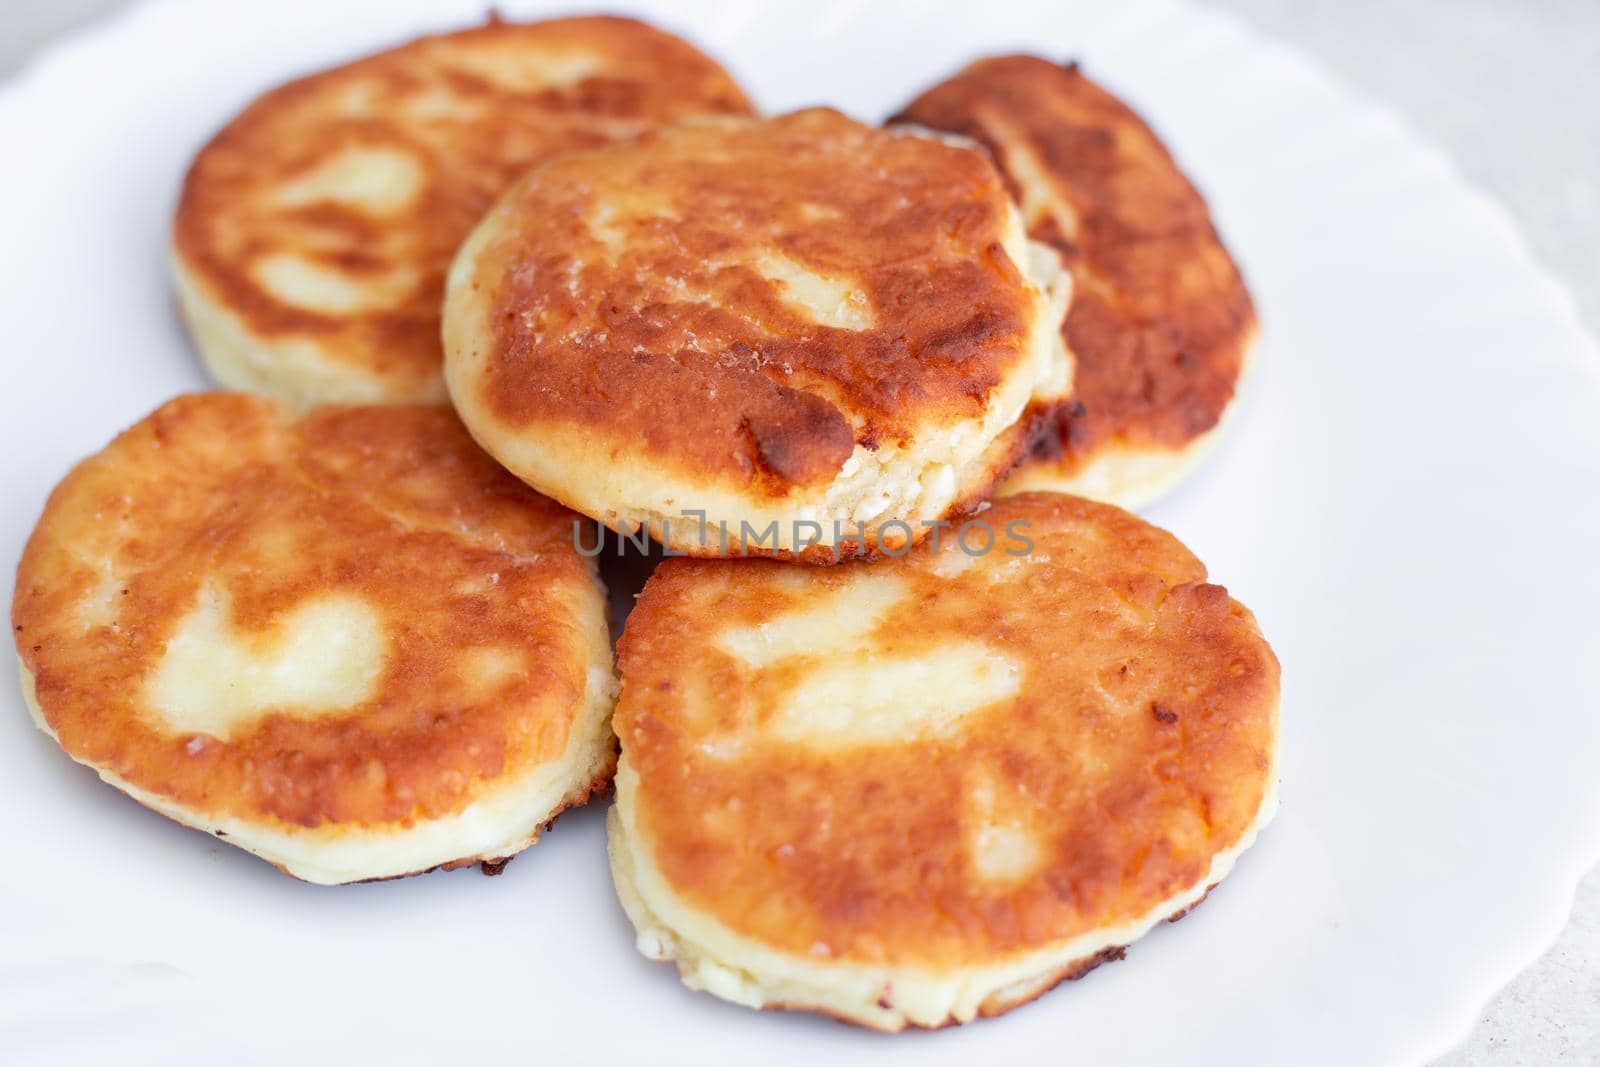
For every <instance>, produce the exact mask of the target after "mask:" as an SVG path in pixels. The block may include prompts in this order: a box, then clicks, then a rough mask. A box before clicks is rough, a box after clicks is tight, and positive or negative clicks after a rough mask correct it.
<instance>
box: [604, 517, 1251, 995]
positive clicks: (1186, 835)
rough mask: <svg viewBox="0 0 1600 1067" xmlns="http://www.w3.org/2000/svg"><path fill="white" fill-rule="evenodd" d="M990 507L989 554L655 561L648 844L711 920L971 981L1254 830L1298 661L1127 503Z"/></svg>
mask: <svg viewBox="0 0 1600 1067" xmlns="http://www.w3.org/2000/svg"><path fill="white" fill-rule="evenodd" d="M983 518H984V519H985V520H986V521H987V522H988V523H989V524H990V525H991V526H992V527H993V528H994V530H995V531H997V534H998V541H997V545H996V548H995V549H994V550H993V551H991V552H990V553H988V554H986V555H982V556H979V557H968V556H966V555H965V554H964V553H961V552H960V551H959V550H958V549H957V548H955V547H954V546H952V545H951V544H950V542H949V539H948V538H947V540H946V544H945V546H944V551H943V552H941V553H939V554H938V555H935V554H934V553H933V552H932V551H931V545H930V544H924V545H922V546H920V547H919V548H917V549H915V550H913V552H912V553H911V554H910V555H909V556H907V557H904V558H901V559H895V560H885V561H883V562H879V563H873V564H862V563H849V564H841V565H839V566H837V567H832V568H828V569H826V570H815V569H812V570H804V571H801V570H799V569H797V568H793V567H786V566H784V565H781V564H775V563H767V562H727V561H708V560H677V559H674V560H668V561H666V562H664V563H663V564H662V565H661V566H660V568H659V569H658V570H657V571H656V573H655V575H654V577H652V578H651V580H650V582H649V584H648V585H647V586H646V588H645V591H644V593H643V595H642V596H641V597H640V599H639V602H638V605H637V607H636V608H635V610H634V612H633V614H632V615H631V616H630V617H629V619H628V623H627V628H626V632H625V633H624V636H623V638H622V641H621V643H620V645H619V655H620V667H621V674H622V696H621V701H620V703H619V705H618V709H617V714H616V720H615V724H616V730H617V734H618V737H619V738H620V739H621V742H622V753H623V754H622V760H623V768H624V770H623V771H622V772H621V773H622V774H623V776H624V777H627V776H628V775H630V774H631V775H637V784H636V787H635V791H634V794H633V797H634V799H633V801H632V804H633V808H632V818H633V825H634V832H633V833H632V834H630V840H632V841H635V842H636V844H635V845H634V846H633V847H637V848H638V849H640V850H641V851H642V852H643V854H644V855H646V856H648V857H649V859H650V862H651V864H652V865H653V867H654V868H655V869H656V870H657V871H659V872H660V873H661V875H662V877H663V878H664V879H665V880H666V882H667V885H668V886H669V888H670V889H671V891H672V892H673V893H674V894H676V895H677V896H678V897H679V898H681V899H682V900H683V901H685V902H686V903H687V904H688V906H690V907H692V908H694V909H695V910H696V911H697V912H700V913H702V914H703V915H705V916H707V917H710V918H714V919H715V920H717V921H718V922H720V923H722V924H723V925H725V926H726V927H727V928H728V929H730V930H731V931H732V932H733V933H736V934H739V935H743V936H746V937H749V938H754V939H756V940H758V941H759V942H760V943H761V944H763V945H765V946H768V947H772V948H776V949H778V950H781V951H784V952H787V953H792V954H795V955H797V956H800V957H804V958H807V959H810V960H812V961H814V962H820V961H825V960H838V961H845V962H854V963H866V964H885V965H898V966H923V965H925V966H927V967H931V968H937V969H939V971H940V973H948V972H947V971H946V970H945V969H946V968H950V967H961V966H964V965H974V964H980V963H986V962H994V961H996V960H997V959H999V958H1002V957H1003V956H1005V955H1006V954H1010V953H1016V952H1021V951H1024V950H1028V949H1031V948H1040V947H1045V946H1050V945H1054V944H1057V943H1061V942H1064V941H1066V940H1068V939H1070V938H1073V937H1076V936H1078V935H1084V934H1089V933H1092V932H1095V931H1100V930H1104V929H1109V928H1112V927H1115V926H1117V925H1119V924H1123V923H1129V922H1134V921H1137V920H1140V919H1141V918H1144V917H1146V916H1148V915H1149V914H1151V913H1152V911H1153V910H1155V909H1158V908H1160V907H1162V906H1164V905H1165V903H1166V902H1167V901H1170V900H1171V899H1173V898H1174V897H1176V896H1178V895H1180V894H1182V893H1184V892H1186V891H1192V890H1197V889H1199V888H1201V887H1203V886H1204V885H1206V884H1207V878H1208V875H1209V873H1210V872H1211V863H1212V860H1213V858H1214V857H1216V856H1218V855H1219V854H1220V853H1222V852H1225V851H1227V850H1230V849H1233V848H1235V847H1237V846H1238V845H1240V844H1241V843H1242V841H1243V840H1244V838H1245V835H1246V834H1248V833H1253V827H1254V826H1255V825H1256V822H1257V819H1258V817H1259V816H1260V814H1261V812H1262V810H1263V804H1264V803H1265V801H1266V798H1267V797H1268V795H1269V792H1270V790H1271V788H1272V784H1271V774H1272V765H1273V753H1274V751H1275V734H1276V727H1277V700H1278V664H1277V660H1276V659H1275V657H1274V656H1273V653H1272V651H1271V649H1270V648H1269V647H1268V645H1267V643H1266V641H1265V640H1264V639H1263V638H1262V636H1261V634H1260V632H1259V631H1258V630H1257V627H1256V624H1255V621H1254V619H1253V618H1252V617H1251V615H1250V613H1249V612H1248V611H1247V610H1246V609H1245V608H1244V607H1242V606H1241V605H1239V604H1238V603H1237V602H1235V601H1233V600H1231V599H1230V598H1229V596H1228V594H1227V591H1226V590H1225V589H1223V588H1222V587H1220V586H1217V585H1214V584H1211V583H1209V582H1208V581H1207V580H1206V571H1205V568H1204V567H1203V566H1202V565H1201V564H1200V563H1199V561H1198V560H1196V559H1195V558H1194V556H1193V555H1191V554H1190V553H1189V552H1188V551H1187V550H1185V549H1184V548H1183V546H1182V545H1180V544H1179V543H1178V542H1177V541H1176V540H1175V539H1174V538H1172V537H1171V536H1170V535H1168V534H1166V533H1165V532H1163V531H1161V530H1158V529H1156V528H1154V527H1152V526H1150V525H1148V524H1146V523H1144V522H1142V521H1140V520H1138V519H1136V518H1134V517H1133V516H1131V515H1129V514H1127V513H1126V512H1123V511H1120V510H1117V509H1115V508H1111V507H1108V506H1105V505H1099V504H1094V503H1090V502H1087V501H1084V500H1080V499H1077V498H1073V497H1067V496H1060V495H1054V494H1039V493H1033V494H1023V495H1020V496H1016V497H1011V498H1007V499H1002V500H999V501H996V502H995V504H994V506H993V507H992V508H991V509H990V510H988V511H987V512H985V513H984V516H983ZM1014 523H1022V524H1025V525H1021V526H1013V525H1012V524H1014ZM1008 529H1009V530H1011V531H1013V532H1014V533H1015V534H1017V535H1020V537H1023V538H1026V539H1027V540H1029V541H1031V542H1032V551H1031V552H1030V553H1028V554H1026V555H1019V556H1013V555H1010V554H1008V552H1007V551H1006V550H1007V549H1008V548H1010V549H1020V548H1021V547H1022V544H1021V541H1020V540H1017V539H1016V537H1013V536H1011V535H1010V534H1008V533H1007V532H1006V531H1007V530H1008ZM980 543H981V540H980V538H979V537H978V535H977V534H976V533H974V534H973V536H972V537H970V538H969V544H971V545H972V546H974V547H977V546H978V545H979V544H980ZM685 634H695V635H704V637H703V639H696V640H692V641H686V640H685V639H684V635H685ZM841 671H843V672H846V673H845V674H841V673H840V672H841ZM886 680H887V684H889V685H898V686H900V687H901V689H900V691H898V692H897V693H889V694H885V693H884V692H882V687H883V686H884V685H885V684H886ZM985 694H988V695H989V696H994V697H995V699H993V700H992V701H990V702H988V703H985V702H984V701H985V699H986V696H985ZM819 946H820V948H819ZM819 953H820V954H821V955H820V956H819Z"/></svg>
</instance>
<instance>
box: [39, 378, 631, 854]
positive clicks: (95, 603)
mask: <svg viewBox="0 0 1600 1067" xmlns="http://www.w3.org/2000/svg"><path fill="white" fill-rule="evenodd" d="M575 521H577V520H576V517H575V516H573V515H572V513H571V512H568V511H566V510H565V509H563V508H561V507H559V506H558V505H556V504H554V503H553V502H551V501H549V500H546V499H545V498H543V497H540V496H539V495H537V494H536V493H533V492H532V491H530V490H528V489H527V488H526V487H525V486H523V485H522V484H521V483H519V482H517V481H516V480H515V479H513V478H511V477H510V476H509V475H507V474H506V473H505V472H504V471H502V470H500V469H499V468H498V467H497V466H496V465H495V464H494V463H493V461H491V460H490V459H489V458H488V457H487V456H485V455H484V454H483V453H482V452H481V451H479V450H478V449H477V448H476V446H475V445H473V443H472V441H471V439H470V438H469V437H468V436H467V434H466V433H465V432H464V431H463V430H462V428H461V426H460V424H459V423H458V422H457V421H456V419H455V418H454V416H453V415H452V414H451V413H450V412H448V411H447V410H444V409H440V408H419V407H378V408H322V409H317V410H315V411H313V412H312V413H310V414H309V415H307V416H305V417H303V418H301V419H298V420H295V419H294V418H293V417H292V416H291V414H290V413H289V412H288V411H287V409H285V408H284V407H282V406H281V405H279V404H277V403H275V402H272V401H268V400H265V399H261V398H256V397H249V396H244V395H238V394H220V393H211V394H201V395H195V396H188V397H182V398H179V399H177V400H174V401H171V402H169V403H168V404H166V405H164V406H163V407H161V408H160V409H158V410H157V411H156V412H155V413H153V414H152V415H150V416H149V417H148V418H146V419H145V420H143V421H142V422H140V423H139V424H137V425H136V426H134V427H133V428H132V429H130V430H128V431H127V432H125V433H123V434H122V435H120V436H119V437H118V438H117V439H116V440H115V441H113V442H112V444H111V445H109V446H108V447H107V448H106V449H105V450H104V451H102V452H100V453H99V454H97V455H96V456H93V457H91V458H90V459H88V460H86V461H84V462H83V463H82V464H80V465H79V466H78V467H77V468H76V469H75V470H74V471H73V472H72V473H71V474H69V475H68V476H67V478H66V479H65V480H64V481H63V482H62V483H61V485H60V486H58V487H57V489H56V490H55V492H54V493H52V494H51V497H50V500H49V502H48V504H47V505H46V507H45V511H44V514H43V516H42V517H41V518H40V520H39V524H38V526H37V527H36V529H35V530H34V533H33V536H32V537H31V538H30V540H29V542H28V545H27V548H26V550H25V551H24V553H23V557H22V562H21V564H20V566H19V567H18V572H17V587H16V598H15V601H14V603H13V607H12V623H13V629H14V636H15V640H16V645H17V650H18V653H19V655H20V657H21V659H22V664H23V666H24V667H25V668H26V670H28V671H29V672H31V674H32V676H33V681H34V684H35V686H36V694H37V700H38V704H39V706H40V709H41V714H42V720H43V722H44V724H45V725H47V726H48V728H49V729H50V731H51V732H52V733H53V734H54V735H55V736H56V737H57V739H58V740H59V741H60V743H61V745H62V747H63V748H65V749H66V750H67V752H68V753H70V754H71V755H72V756H73V757H74V758H76V759H78V760H80V761H81V762H85V763H89V764H92V765H94V766H95V767H97V768H99V769H101V770H102V771H103V772H109V773H110V774H113V775H115V776H116V778H117V779H120V780H121V781H122V782H125V783H127V784H128V785H129V786H131V787H132V788H133V789H135V790H143V791H145V792H147V793H149V794H151V795H152V796H153V797H156V798H161V799H162V800H164V801H168V802H170V803H171V804H173V805H174V806H179V807H181V808H182V809H183V810H185V811H187V812H190V813H195V814H196V817H198V818H206V817H216V818H217V819H219V820H221V819H223V818H226V817H232V818H235V819H240V820H246V821H252V822H257V823H261V824H267V825H284V826H290V827H316V826H323V825H328V824H339V825H341V826H352V827H372V826H380V825H382V826H392V825H395V824H409V823H410V822H411V821H414V820H423V819H431V818H437V817H441V816H444V815H447V814H451V813H455V812H459V811H461V810H462V809H463V808H465V807H466V806H467V805H468V804H470V803H472V802H473V801H474V800H475V799H477V798H479V797H481V796H483V795H484V794H485V793H486V792H487V791H489V790H492V789H493V788H495V786H496V785H498V784H500V783H503V782H505V781H507V780H508V779H511V778H514V777H515V776H516V775H519V774H524V773H527V771H528V770H529V769H530V768H533V767H536V766H538V765H540V764H542V763H544V762H546V761H548V760H551V759H553V758H554V757H556V756H558V755H559V754H561V753H563V752H564V751H565V750H566V746H567V744H568V738H569V734H570V732H571V731H572V730H573V729H576V728H577V727H576V726H575V725H574V720H575V717H576V715H577V709H578V708H579V707H581V706H582V702H583V701H584V699H585V693H586V690H587V687H588V686H589V684H590V681H589V677H588V671H589V669H590V667H591V663H590V660H591V658H592V657H591V655H590V654H589V651H588V647H589V644H590V643H591V641H592V636H591V635H590V634H588V633H587V632H586V631H585V630H584V619H585V612H589V613H590V614H594V612H595V611H596V609H595V608H594V604H595V603H596V602H597V599H598V598H599V597H600V596H601V594H600V592H599V590H598V588H597V587H596V584H595V581H596V580H595V577H594V573H593V569H592V566H591V564H590V561H587V560H584V559H583V558H581V557H580V556H579V555H578V554H577V552H576V551H575V550H574V549H573V547H572V537H573V524H574V522H575ZM207 596H213V597H215V598H217V599H218V600H219V601H220V602H223V603H225V604H226V609H225V611H226V624H225V625H226V627H227V631H228V633H229V634H231V637H229V638H228V640H230V641H232V642H235V643H236V644H235V645H234V646H233V647H236V648H243V649H245V650H246V651H245V652H242V653H241V655H250V654H251V651H252V650H253V651H260V650H262V649H263V648H267V647H270V646H271V644H272V642H274V641H278V640H280V639H281V638H282V636H283V635H282V633H280V628H281V627H282V626H283V625H286V623H285V620H286V619H288V618H291V617H292V613H293V612H295V611H296V610H298V609H299V608H300V607H301V606H302V605H305V604H308V603H313V602H316V601H318V600H319V599H320V598H326V597H330V596H340V597H350V598H355V599H356V600H358V601H359V603H360V604H362V605H364V606H365V609H366V610H369V611H371V612H372V613H373V614H374V616H375V618H376V619H377V620H378V625H379V626H380V627H381V630H382V633H383V639H384V641H385V642H386V644H385V652H384V654H383V657H382V660H381V668H380V669H379V672H378V673H377V674H376V675H375V679H374V682H373V684H372V687H371V688H370V690H369V691H368V692H367V693H366V694H365V696H364V697H363V698H362V699H361V700H360V701H359V702H358V703H356V704H355V705H353V706H349V707H340V708H338V709H337V710H336V711H334V712H331V713H329V714H317V715H307V714H299V713H297V712H296V710H295V709H293V708H284V709H283V710H282V711H280V710H278V709H277V708H276V707H271V706H269V707H266V708H265V709H264V710H263V711H262V712H260V713H259V714H253V715H251V716H248V717H247V718H245V719H244V720H243V721H241V722H239V723H238V724H237V725H236V726H235V727H234V728H233V729H232V730H231V731H224V733H225V734H226V736H213V735H211V734H208V733H196V732H191V731H185V730H180V729H176V728H174V727H173V725H172V724H171V723H170V722H168V721H167V720H166V719H165V718H164V717H163V716H164V713H163V712H161V711H160V709H158V708H156V707H154V706H153V705H152V702H151V700H150V698H149V696H148V693H149V692H150V690H149V688H148V687H149V684H150V679H151V677H152V676H153V675H154V674H155V672H156V670H157V668H158V666H159V664H160V663H161V662H162V660H163V657H165V656H167V655H168V654H169V651H170V646H171V642H172V640H173V635H174V634H175V633H176V632H177V628H178V627H179V626H180V625H181V623H182V621H183V620H185V619H186V618H189V617H191V615H192V613H193V612H194V611H195V609H196V605H197V603H200V602H202V601H203V599H204V598H205V597H207ZM485 650H492V651H493V652H494V654H495V655H497V656H499V657H500V659H499V661H498V662H497V664H496V665H497V666H498V668H499V669H497V670H494V671H490V672H488V673H485V672H484V671H483V670H481V669H479V668H478V667H475V666H473V664H475V663H476V664H481V663H482V662H483V661H482V660H481V659H474V658H473V657H474V656H478V655H480V654H482V653H483V652H484V651H485ZM485 858H495V857H485Z"/></svg>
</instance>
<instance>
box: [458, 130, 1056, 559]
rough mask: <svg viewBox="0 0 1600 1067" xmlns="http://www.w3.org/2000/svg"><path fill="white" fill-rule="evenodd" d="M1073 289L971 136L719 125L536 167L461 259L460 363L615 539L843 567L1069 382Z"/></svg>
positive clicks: (900, 528) (551, 485) (901, 530)
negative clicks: (1066, 340)
mask: <svg viewBox="0 0 1600 1067" xmlns="http://www.w3.org/2000/svg"><path fill="white" fill-rule="evenodd" d="M1066 286H1067V279H1066V276H1065V275H1064V274H1063V273H1062V272H1061V270H1060V264H1059V262H1058V261H1057V258H1056V256H1055V254H1054V253H1052V252H1050V251H1049V250H1048V249H1046V248H1044V246H1042V245H1037V244H1032V243H1030V242H1029V241H1028V239H1027V237H1026V236H1025V234H1024V233H1023V229H1022V224H1021V218H1020V216H1019V215H1018V213H1017V210H1016V208H1015V206H1014V205H1013V204H1012V203H1011V201H1010V197H1009V196H1008V194H1007V192H1006V188H1005V185H1004V183H1003V182H1002V181H1001V178H1000V176H999V174H998V173H997V172H996V171H995V169H994V167H993V165H992V164H991V163H990V161H989V159H988V158H987V156H986V155H985V154H984V153H983V152H982V151H981V150H979V149H977V148H976V147H975V146H972V145H970V144H966V143H960V144H957V143H952V142H950V141H948V140H945V139H942V138H936V137H933V136H928V135H921V134H911V133H905V132H892V131H884V130H879V129H875V128H873V127H870V126H866V125H863V124H861V123H858V122H854V121H852V120H850V119H848V118H846V117H845V116H843V115H840V114H839V113H838V112H835V111H830V110H825V109H813V110H808V111H800V112H796V113H794V114H790V115H785V116H782V117H778V118H772V119H766V120H718V121H702V122H697V123H693V124H689V125H684V126H679V127H677V128H675V129H671V130H665V131H660V132H656V133H650V134H645V135H643V136H641V137H640V138H638V139H637V140H635V141H632V142H630V143H628V144H625V145H620V146H615V147H609V148H602V149H598V150H595V151H593V152H587V153H581V154H573V155H569V156H565V157H562V158H561V159H557V160H553V161H551V162H550V163H547V164H545V165H543V166H541V167H538V168H535V169H534V170H533V171H531V172H530V173H529V174H528V175H527V176H526V177H524V178H523V179H522V180H521V181H520V182H519V183H518V184H517V185H516V186H515V187H514V188H513V189H512V190H511V191H510V192H509V193H508V194H507V195H506V196H505V198H504V199H502V200H501V201H500V203H499V204H498V205H497V206H496V207H495V208H494V209H493V210H492V211H491V212H490V213H489V214H488V216H487V217H486V218H485V219H484V221H483V223H482V224H481V225H480V226H479V227H478V229H477V230H476V231H474V233H473V235H472V236H471V237H470V238H469V239H468V240H467V242H466V244H465V245H464V246H463V247H462V250H461V254H460V255H459V257H458V258H457V260H456V262H455V265H454V266H453V267H452V269H451V274H450V280H449V285H448V295H447V297H446V304H445V326H444V331H445V377H446V381H447V383H448V385H449V388H450V394H451V397H452V399H453V400H454V401H455V404H456V408H457V410H459V411H460V412H461V416H462V419H463V420H464V421H465V422H466V424H467V426H468V428H469V429H471V431H472V433H473V435H474V436H475V437H477V439H478V441H479V443H481V444H482V445H483V446H484V447H485V448H486V449H488V451H489V452H490V453H491V454H493V455H494V456H495V458H497V459H499V460H500V462H502V463H504V464H505V465H506V466H507V467H508V468H509V469H510V470H511V471H512V472H513V473H515V474H517V475H519V476H520V477H522V478H523V479H524V480H526V481H527V482H528V483H529V484H530V485H532V486H533V487H534V488H536V489H538V490H539V491H540V492H543V493H546V494H548V495H550V496H552V497H554V498H556V499H557V500H560V501H562V502H563V503H565V504H567V505H568V506H569V507H573V508H576V509H577V510H579V511H582V512H584V513H585V514H587V515H590V516H592V517H594V518H597V519H599V520H600V521H601V522H603V523H605V524H606V525H607V526H610V527H612V528H613V529H623V530H627V529H636V528H638V527H641V526H642V527H645V528H647V529H648V530H649V531H650V533H651V534H652V536H654V537H655V538H656V539H657V540H659V541H661V542H662V543H664V544H666V545H668V546H670V547H671V548H673V549H675V550H679V551H683V552H686V553H689V554H691V555H742V554H749V555H764V556H774V557H780V558H800V559H803V560H805V561H807V562H822V563H829V562H834V561H836V560H838V559H839V558H841V557H851V556H856V555H869V554H874V553H877V552H879V551H880V550H882V549H884V548H887V549H891V550H892V549H896V548H900V547H903V546H904V545H908V544H910V543H912V542H914V541H916V540H918V539H920V538H921V537H922V536H924V535H926V533H927V527H926V526H925V525H923V524H924V523H927V522H933V521H939V520H943V519H945V518H947V517H948V516H950V515H952V514H960V513H962V512H964V511H966V510H970V509H971V508H973V507H976V506H977V505H978V503H979V502H980V501H981V500H982V499H983V498H984V497H986V496H987V495H988V492H989V490H990V489H991V488H992V487H993V485H994V484H995V482H997V481H998V479H999V478H1000V477H1001V476H1002V475H1003V474H1004V473H1005V472H1006V471H1007V470H1009V469H1010V468H1011V466H1012V465H1013V464H1014V463H1015V462H1016V460H1017V458H1018V457H1019V456H1020V455H1021V453H1022V451H1023V450H1024V448H1025V447H1026V443H1027V441H1026V438H1027V436H1028V433H1027V431H1028V430H1029V429H1030V428H1031V427H1032V425H1033V418H1032V416H1033V415H1034V414H1036V413H1037V412H1038V411H1039V410H1040V409H1041V408H1044V409H1048V408H1049V407H1050V405H1051V404H1053V403H1054V402H1055V401H1056V400H1057V399H1058V398H1060V397H1061V396H1063V395H1064V394H1065V392H1066V389H1067V387H1068V385H1069V378H1070V361H1069V359H1068V356H1067V354H1066V352H1065V351H1064V349H1063V347H1062V344H1061V339H1060V330H1059V327H1060V323H1061V319H1062V316H1063V313H1064V302H1065V300H1066V295H1067V294H1066Z"/></svg>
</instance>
